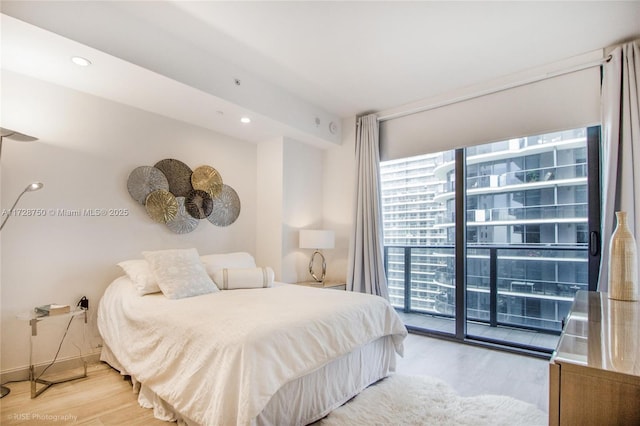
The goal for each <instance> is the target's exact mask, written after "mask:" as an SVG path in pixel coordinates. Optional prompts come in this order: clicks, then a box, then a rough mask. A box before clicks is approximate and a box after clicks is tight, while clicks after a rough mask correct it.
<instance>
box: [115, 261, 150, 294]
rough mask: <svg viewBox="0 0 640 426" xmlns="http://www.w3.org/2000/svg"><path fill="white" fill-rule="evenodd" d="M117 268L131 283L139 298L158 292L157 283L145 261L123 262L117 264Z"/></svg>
mask: <svg viewBox="0 0 640 426" xmlns="http://www.w3.org/2000/svg"><path fill="white" fill-rule="evenodd" d="M118 266H119V267H121V268H122V269H123V270H124V272H125V273H126V274H127V276H128V277H129V279H130V280H131V282H133V286H134V287H135V288H136V291H137V292H138V294H139V295H140V296H144V295H145V294H150V293H158V292H160V287H158V281H156V278H155V276H154V275H153V272H152V271H151V268H150V267H149V262H147V261H146V260H144V259H134V260H124V261H122V262H120V263H118Z"/></svg>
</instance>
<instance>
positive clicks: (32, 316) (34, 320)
mask: <svg viewBox="0 0 640 426" xmlns="http://www.w3.org/2000/svg"><path fill="white" fill-rule="evenodd" d="M76 316H82V317H83V318H84V323H85V324H87V310H85V309H80V310H76V311H71V312H69V313H66V314H58V315H51V316H38V315H37V314H36V313H35V312H31V313H28V314H23V315H19V316H18V318H20V319H23V320H28V321H29V325H30V326H31V337H30V339H29V382H31V399H33V398H36V397H37V396H39V395H40V394H41V393H42V392H44V391H46V390H47V389H49V388H50V387H51V386H53V385H57V384H58V383H65V382H70V381H71V380H77V379H84V378H85V377H87V362H86V361H83V363H82V364H83V369H84V371H83V373H82V374H78V375H75V376H72V377H67V378H64V379H59V380H45V379H40V378H37V377H36V367H35V365H34V364H33V343H34V342H33V340H34V339H33V338H34V337H35V336H37V335H38V323H39V322H41V321H48V320H50V319H51V318H68V319H70V320H71V319H73V318H74V317H76ZM38 383H39V384H41V385H44V386H43V387H41V388H40V389H37V387H36V385H37V384H38Z"/></svg>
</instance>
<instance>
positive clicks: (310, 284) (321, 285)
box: [296, 281, 347, 290]
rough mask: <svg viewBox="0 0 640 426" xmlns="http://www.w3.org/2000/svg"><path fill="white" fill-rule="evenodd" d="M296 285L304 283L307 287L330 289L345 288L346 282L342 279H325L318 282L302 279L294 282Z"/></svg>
mask: <svg viewBox="0 0 640 426" xmlns="http://www.w3.org/2000/svg"><path fill="white" fill-rule="evenodd" d="M296 284H297V285H304V286H307V287H316V288H330V289H332V290H346V289H347V284H346V283H344V282H342V281H325V282H323V283H319V282H317V281H302V282H299V283H296Z"/></svg>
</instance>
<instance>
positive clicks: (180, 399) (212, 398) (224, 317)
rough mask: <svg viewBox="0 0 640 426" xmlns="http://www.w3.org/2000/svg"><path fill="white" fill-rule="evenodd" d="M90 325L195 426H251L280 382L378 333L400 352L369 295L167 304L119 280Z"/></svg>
mask: <svg viewBox="0 0 640 426" xmlns="http://www.w3.org/2000/svg"><path fill="white" fill-rule="evenodd" d="M98 327H99V330H100V333H101V334H102V336H103V338H104V340H105V343H106V344H107V345H108V346H109V348H110V349H111V351H112V352H113V354H114V355H115V357H116V358H117V359H118V361H119V362H120V363H121V364H122V366H123V367H125V368H126V370H127V372H128V373H129V374H131V375H132V376H134V377H135V378H136V379H137V380H138V381H140V382H142V383H143V384H144V385H145V386H147V387H148V388H150V389H151V390H152V391H153V392H155V393H156V394H157V395H158V396H159V397H160V398H162V399H163V400H164V401H166V402H168V403H169V404H170V405H171V406H173V407H174V408H175V409H176V410H177V411H179V412H180V413H181V414H182V415H183V416H185V417H187V418H189V419H191V420H193V421H195V422H197V423H199V424H203V425H232V424H237V425H249V424H252V423H253V422H254V421H255V418H256V416H257V415H258V414H259V413H260V412H261V410H262V409H263V408H264V407H265V406H266V405H267V403H268V402H269V400H270V399H271V397H272V396H273V395H274V394H275V393H276V392H277V391H278V389H280V387H282V386H283V385H284V384H286V383H288V382H290V381H292V380H294V379H297V378H299V377H302V376H304V375H306V374H308V373H310V372H313V371H315V370H317V369H319V368H320V367H322V366H324V365H326V364H327V363H329V362H331V361H332V360H334V359H337V358H339V357H340V356H343V355H345V354H347V353H349V352H351V351H352V350H354V349H357V348H359V347H361V346H363V345H365V344H367V343H369V342H372V341H374V340H376V339H378V338H380V337H382V336H387V335H389V336H392V338H393V341H394V343H395V348H396V351H397V352H398V353H399V354H402V340H403V339H404V337H405V336H406V329H405V327H404V325H403V324H402V321H401V320H400V318H399V317H398V315H397V314H396V313H395V311H394V309H393V308H392V307H391V306H390V305H389V303H387V302H386V301H385V300H384V299H382V298H379V297H375V296H369V295H364V294H359V293H351V292H344V291H336V290H323V289H315V288H309V287H304V286H297V285H278V286H276V287H273V288H265V289H249V290H229V291H220V292H216V293H212V294H206V295H202V296H197V297H191V298H186V299H179V300H170V299H167V298H166V297H165V296H163V295H162V294H161V293H158V294H152V295H146V296H142V297H141V296H138V295H137V293H136V291H135V289H134V287H133V285H132V283H131V281H130V280H129V279H128V278H126V277H121V278H118V279H116V280H115V281H114V282H113V283H112V284H111V285H110V286H109V288H107V290H106V292H105V294H104V296H103V299H102V300H101V302H100V306H99V310H98ZM336 380H340V378H336Z"/></svg>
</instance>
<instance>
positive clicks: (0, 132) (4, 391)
mask: <svg viewBox="0 0 640 426" xmlns="http://www.w3.org/2000/svg"><path fill="white" fill-rule="evenodd" d="M4 138H7V139H13V140H15V141H19V142H33V141H36V140H38V138H34V137H33V136H29V135H25V134H24V133H20V132H16V131H15V130H10V129H5V128H3V127H0V157H2V143H3V142H4ZM42 186H43V185H42V183H40V182H34V183H32V184H30V185H29V186H27V187H26V188H25V189H24V191H22V192H21V193H20V195H18V198H16V201H15V202H14V203H13V205H12V206H11V209H9V212H8V213H7V216H6V217H5V218H4V220H3V221H2V225H0V231H2V228H4V226H5V225H6V224H7V221H8V220H9V218H10V217H11V216H12V215H13V209H15V208H16V206H17V205H18V201H20V198H22V196H23V195H24V194H25V193H27V192H32V191H37V190H39V189H41V188H42ZM9 392H11V389H9V388H8V387H6V386H2V388H1V389H0V398H4V397H5V396H7V395H8V394H9Z"/></svg>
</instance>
